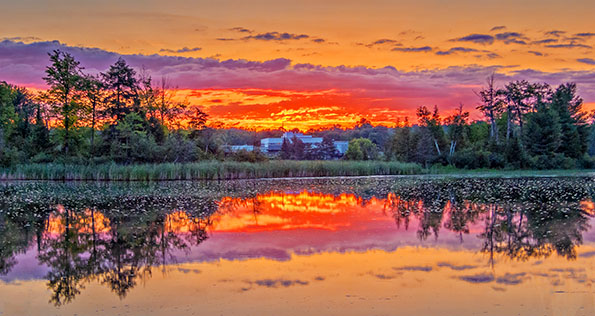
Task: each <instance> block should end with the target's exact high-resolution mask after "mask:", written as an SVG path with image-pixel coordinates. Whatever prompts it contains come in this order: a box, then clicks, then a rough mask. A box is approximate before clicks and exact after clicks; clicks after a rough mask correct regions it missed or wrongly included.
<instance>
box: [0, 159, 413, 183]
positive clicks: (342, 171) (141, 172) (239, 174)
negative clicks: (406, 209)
mask: <svg viewBox="0 0 595 316" xmlns="http://www.w3.org/2000/svg"><path fill="white" fill-rule="evenodd" d="M422 173H425V170H424V169H422V168H421V167H420V166H419V165H417V164H413V163H402V162H396V161H393V162H383V161H291V160H290V161H276V160H275V161H269V162H262V163H249V162H228V161H226V162H220V161H205V162H197V163H189V164H173V163H165V164H140V165H118V164H103V165H94V166H92V165H63V164H24V165H17V166H15V167H12V168H5V169H1V171H0V178H1V179H2V180H99V181H163V180H230V179H254V178H287V177H336V176H368V175H411V174H422Z"/></svg>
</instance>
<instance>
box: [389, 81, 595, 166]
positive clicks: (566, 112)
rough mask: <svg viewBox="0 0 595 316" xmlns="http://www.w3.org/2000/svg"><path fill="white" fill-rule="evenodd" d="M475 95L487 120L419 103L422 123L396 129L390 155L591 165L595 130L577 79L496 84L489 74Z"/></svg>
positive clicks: (426, 160)
mask: <svg viewBox="0 0 595 316" xmlns="http://www.w3.org/2000/svg"><path fill="white" fill-rule="evenodd" d="M477 95H478V96H479V99H480V101H481V103H480V105H479V106H478V110H480V111H481V112H482V113H483V115H484V116H485V117H486V121H477V122H469V113H468V112H465V111H463V107H462V106H460V107H459V108H458V109H457V110H456V111H455V112H454V113H453V114H451V115H449V116H447V117H444V118H443V117H441V116H440V114H439V111H438V107H434V109H433V110H429V109H428V108H426V107H424V106H422V107H419V108H418V109H417V118H418V121H419V125H418V126H410V125H409V124H408V122H405V124H404V126H403V127H399V128H397V129H396V130H395V133H394V136H393V138H392V140H391V141H390V142H389V143H388V144H387V146H386V152H385V155H386V158H387V159H397V160H401V161H411V162H417V163H420V164H423V165H426V166H428V165H432V164H436V163H438V164H442V165H449V164H450V165H453V166H455V167H459V168H538V169H551V168H591V167H593V160H592V159H591V157H590V155H593V153H594V152H593V149H594V145H595V137H594V136H595V135H594V134H593V132H594V130H593V128H592V124H589V122H588V121H589V118H588V116H587V113H585V112H584V111H583V110H582V105H583V100H582V99H581V98H580V97H579V96H578V95H577V91H576V85H575V84H574V83H566V84H561V85H559V86H558V87H555V88H554V87H551V86H549V85H548V84H544V83H530V82H528V81H524V80H523V81H514V82H509V83H508V84H506V85H505V86H504V87H502V88H497V87H496V86H495V83H494V77H493V76H491V77H490V78H489V79H488V82H487V86H486V87H485V88H484V89H482V90H481V91H479V92H478V93H477ZM589 154H590V155H589Z"/></svg>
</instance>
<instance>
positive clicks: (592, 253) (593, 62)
mask: <svg viewBox="0 0 595 316" xmlns="http://www.w3.org/2000/svg"><path fill="white" fill-rule="evenodd" d="M586 59H590V58H586ZM590 61H591V63H590V64H591V65H595V60H594V59H590ZM578 256H579V257H581V258H591V257H595V251H589V252H584V253H581V254H580V255H578Z"/></svg>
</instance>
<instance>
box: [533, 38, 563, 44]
mask: <svg viewBox="0 0 595 316" xmlns="http://www.w3.org/2000/svg"><path fill="white" fill-rule="evenodd" d="M557 42H558V40H557V39H555V38H546V39H542V40H538V41H533V42H531V44H537V45H542V44H550V43H557Z"/></svg>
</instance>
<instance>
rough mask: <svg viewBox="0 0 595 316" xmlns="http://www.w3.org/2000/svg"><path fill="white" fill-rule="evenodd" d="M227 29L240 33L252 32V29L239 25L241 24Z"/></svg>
mask: <svg viewBox="0 0 595 316" xmlns="http://www.w3.org/2000/svg"><path fill="white" fill-rule="evenodd" d="M229 30H230V31H233V32H240V33H252V32H254V31H253V30H250V29H247V28H245V27H241V26H236V27H232V28H230V29H229Z"/></svg>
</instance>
